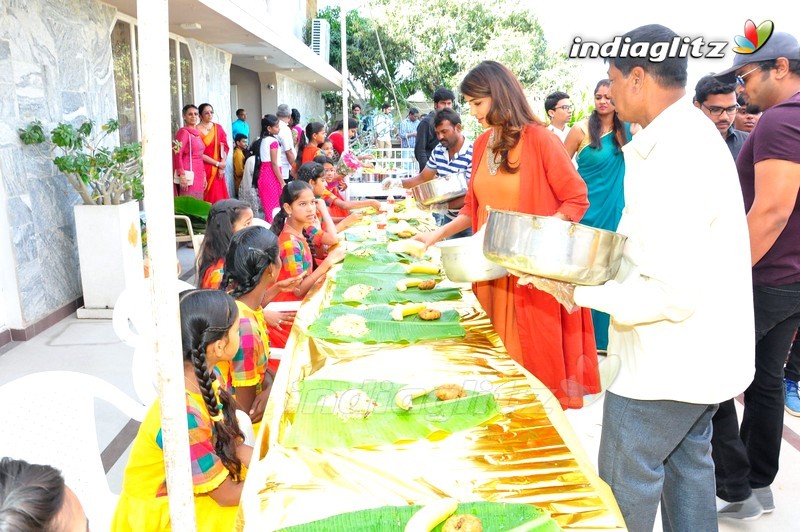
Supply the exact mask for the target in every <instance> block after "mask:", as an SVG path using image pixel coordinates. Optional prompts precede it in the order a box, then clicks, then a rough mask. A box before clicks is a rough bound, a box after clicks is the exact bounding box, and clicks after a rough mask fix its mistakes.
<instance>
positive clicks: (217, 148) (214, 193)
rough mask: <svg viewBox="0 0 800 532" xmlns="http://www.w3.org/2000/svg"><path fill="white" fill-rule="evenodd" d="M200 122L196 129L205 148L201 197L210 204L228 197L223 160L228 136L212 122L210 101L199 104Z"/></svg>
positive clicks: (228, 149)
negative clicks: (203, 188)
mask: <svg viewBox="0 0 800 532" xmlns="http://www.w3.org/2000/svg"><path fill="white" fill-rule="evenodd" d="M199 110H200V123H199V124H198V125H197V129H199V130H200V135H201V136H202V138H203V144H205V145H206V149H205V150H204V151H203V163H205V164H204V166H205V169H206V190H205V192H204V193H203V199H204V200H205V201H207V202H209V203H211V204H212V205H213V204H214V203H216V202H217V201H219V200H221V199H228V197H229V196H228V185H227V184H226V183H225V160H226V158H227V156H228V151H230V147H229V146H228V136H227V135H226V134H225V130H224V129H222V126H221V125H219V124H217V123H216V122H213V121H212V119H213V118H214V108H213V107H211V104H210V103H202V104H200V108H199Z"/></svg>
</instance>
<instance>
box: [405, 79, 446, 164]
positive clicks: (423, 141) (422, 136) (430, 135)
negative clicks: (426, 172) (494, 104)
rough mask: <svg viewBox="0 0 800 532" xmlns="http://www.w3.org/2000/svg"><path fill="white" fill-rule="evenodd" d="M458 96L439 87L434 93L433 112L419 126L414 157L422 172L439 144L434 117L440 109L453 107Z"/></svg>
mask: <svg viewBox="0 0 800 532" xmlns="http://www.w3.org/2000/svg"><path fill="white" fill-rule="evenodd" d="M455 99H456V95H455V94H453V91H451V90H450V89H445V88H444V87H439V88H438V89H436V92H434V93H433V111H431V112H430V113H428V116H426V117H425V118H423V119H422V120H420V121H419V125H418V126H417V144H416V146H414V157H415V158H416V159H417V161H418V162H419V167H420V170H422V169H424V168H425V165H426V164H428V159H429V158H430V156H431V152H432V151H433V149H434V148H435V147H436V145H437V144H439V139H438V138H437V137H436V131H434V129H433V115H434V114H435V113H436V111H438V110H439V109H444V108H446V107H450V108H452V107H453V103H454V102H455Z"/></svg>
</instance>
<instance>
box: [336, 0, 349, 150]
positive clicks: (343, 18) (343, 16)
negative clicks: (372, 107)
mask: <svg viewBox="0 0 800 532" xmlns="http://www.w3.org/2000/svg"><path fill="white" fill-rule="evenodd" d="M344 4H345V0H341V2H340V3H339V5H340V6H341V7H340V8H339V26H340V27H341V37H342V124H343V125H344V129H343V130H342V136H343V137H344V151H347V150H348V148H349V147H350V128H349V127H348V122H349V121H350V113H348V112H347V107H348V103H347V12H346V11H345V7H344Z"/></svg>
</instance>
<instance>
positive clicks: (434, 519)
mask: <svg viewBox="0 0 800 532" xmlns="http://www.w3.org/2000/svg"><path fill="white" fill-rule="evenodd" d="M457 509H458V501H456V500H455V499H450V498H447V499H440V500H438V501H434V502H432V503H430V504H426V505H425V506H423V507H422V508H420V509H419V510H418V511H417V513H415V514H414V515H412V516H411V519H409V520H408V523H407V524H406V528H405V532H430V531H431V530H433V529H434V527H436V525H438V524H439V523H441V522H442V521H444V520H445V519H447V518H448V517H449V516H450V515H452V514H453V512H455V511H456V510H457Z"/></svg>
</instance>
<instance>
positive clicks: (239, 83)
mask: <svg viewBox="0 0 800 532" xmlns="http://www.w3.org/2000/svg"><path fill="white" fill-rule="evenodd" d="M231 85H236V88H237V93H238V97H239V103H238V104H237V105H238V106H239V107H240V108H242V109H244V110H245V111H247V123H248V124H249V125H250V139H249V140H250V142H252V141H253V140H255V139H256V138H258V137H257V135H258V133H259V132H260V131H261V117H262V116H264V113H263V112H262V111H261V81H260V80H259V79H258V72H253V71H252V70H247V69H246V68H242V67H240V66H236V65H231ZM234 111H235V109H234ZM231 119H232V120H235V117H231Z"/></svg>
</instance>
